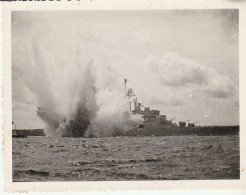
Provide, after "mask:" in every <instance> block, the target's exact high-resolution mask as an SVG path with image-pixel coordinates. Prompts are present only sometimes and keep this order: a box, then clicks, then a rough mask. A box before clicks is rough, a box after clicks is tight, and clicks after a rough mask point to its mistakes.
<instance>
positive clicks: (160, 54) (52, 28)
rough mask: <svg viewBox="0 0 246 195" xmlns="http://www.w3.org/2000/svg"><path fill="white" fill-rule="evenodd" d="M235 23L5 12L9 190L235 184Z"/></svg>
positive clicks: (156, 15) (193, 14)
mask: <svg viewBox="0 0 246 195" xmlns="http://www.w3.org/2000/svg"><path fill="white" fill-rule="evenodd" d="M238 18H239V12H238V9H206V10H203V9H192V10H188V9H180V10H118V11H117V10H108V11H103V10H101V11H99V10H82V11H12V13H11V30H12V32H11V41H12V43H11V59H12V62H11V67H12V181H13V182H38V181H128V180H136V181H138V180H219V179H240V155H239V152H240V149H239V27H238V25H239V19H238Z"/></svg>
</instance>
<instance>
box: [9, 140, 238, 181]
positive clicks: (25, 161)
mask: <svg viewBox="0 0 246 195" xmlns="http://www.w3.org/2000/svg"><path fill="white" fill-rule="evenodd" d="M12 144H13V153H12V154H13V157H12V158H13V162H12V163H13V181H23V182H33V181H104V180H107V181H109V180H125V181H126V180H195V179H239V178H240V171H239V162H240V160H239V136H168V137H102V138H59V139H57V138H47V137H28V138H13V142H12Z"/></svg>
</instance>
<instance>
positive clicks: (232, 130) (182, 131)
mask: <svg viewBox="0 0 246 195" xmlns="http://www.w3.org/2000/svg"><path fill="white" fill-rule="evenodd" d="M238 134H239V126H214V127H178V126H169V127H168V126H163V127H154V128H150V127H149V128H136V129H133V130H132V131H129V132H127V133H126V135H127V136H185V135H186V136H189V135H193V136H223V135H238Z"/></svg>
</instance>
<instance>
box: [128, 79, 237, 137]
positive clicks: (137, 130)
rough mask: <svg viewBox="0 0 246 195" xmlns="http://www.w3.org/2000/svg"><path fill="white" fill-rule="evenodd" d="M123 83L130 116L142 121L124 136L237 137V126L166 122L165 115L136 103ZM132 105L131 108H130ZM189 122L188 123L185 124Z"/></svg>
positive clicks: (131, 93) (133, 95) (131, 90)
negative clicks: (139, 117)
mask: <svg viewBox="0 0 246 195" xmlns="http://www.w3.org/2000/svg"><path fill="white" fill-rule="evenodd" d="M124 83H125V96H126V97H127V99H128V104H129V107H130V108H129V109H130V113H131V114H138V115H141V116H142V118H143V121H142V123H141V124H139V126H138V127H134V128H133V129H132V130H130V131H127V132H126V133H125V135H126V136H181V135H192V136H219V135H238V134H239V126H197V123H198V121H197V122H193V123H192V122H189V121H190V120H186V121H179V123H178V124H177V123H174V122H173V119H175V117H176V116H175V117H173V118H171V119H170V120H167V117H166V115H162V114H160V110H151V109H150V108H149V107H144V108H143V109H142V107H143V105H142V103H140V102H138V100H137V97H136V95H135V93H134V91H133V89H132V88H127V79H124ZM132 104H133V108H132ZM187 122H189V123H187Z"/></svg>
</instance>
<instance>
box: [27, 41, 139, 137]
mask: <svg viewBox="0 0 246 195" xmlns="http://www.w3.org/2000/svg"><path fill="white" fill-rule="evenodd" d="M31 51H32V52H30V53H32V54H33V55H32V56H30V59H31V64H32V77H34V78H35V79H33V80H32V82H29V83H28V86H29V88H30V90H31V91H32V92H33V94H35V96H36V97H37V103H38V108H37V115H38V116H39V117H40V118H41V119H42V120H43V121H44V123H45V128H44V131H45V134H46V136H48V137H83V136H92V135H93V136H115V135H121V134H124V133H125V132H126V131H128V130H129V129H130V128H131V127H132V125H133V124H134V123H135V124H136V121H137V122H139V119H136V118H133V116H131V115H130V112H129V106H128V105H127V101H128V100H127V98H126V97H125V95H124V88H123V86H122V85H118V84H114V86H111V87H110V90H109V88H108V85H106V87H105V86H102V85H100V83H102V80H104V81H106V80H107V82H106V83H108V82H112V83H114V81H116V80H117V79H116V78H115V80H114V81H112V80H110V81H108V78H107V77H104V75H102V69H100V68H102V66H100V67H98V69H96V68H94V65H93V62H92V61H91V62H90V63H88V64H87V65H85V66H84V65H82V64H81V63H78V60H77V59H76V61H75V62H74V65H73V66H65V68H64V67H62V65H61V66H55V69H56V70H55V71H54V72H55V73H56V72H59V74H50V71H48V70H49V69H48V68H47V67H48V66H47V65H45V63H44V62H43V60H42V56H41V50H39V49H38V48H36V47H35V45H33V47H32V48H31ZM59 68H60V69H61V70H60V69H59ZM66 68H67V69H66ZM96 70H98V75H97V74H96ZM116 77H117V76H116ZM96 78H97V80H96ZM100 78H101V80H100ZM115 83H117V82H115Z"/></svg>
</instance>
